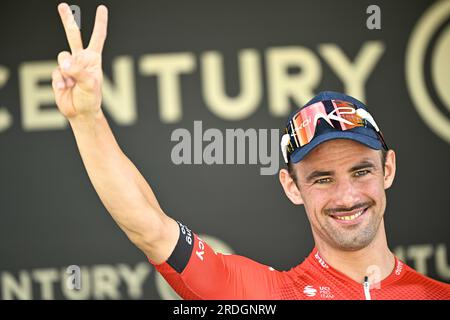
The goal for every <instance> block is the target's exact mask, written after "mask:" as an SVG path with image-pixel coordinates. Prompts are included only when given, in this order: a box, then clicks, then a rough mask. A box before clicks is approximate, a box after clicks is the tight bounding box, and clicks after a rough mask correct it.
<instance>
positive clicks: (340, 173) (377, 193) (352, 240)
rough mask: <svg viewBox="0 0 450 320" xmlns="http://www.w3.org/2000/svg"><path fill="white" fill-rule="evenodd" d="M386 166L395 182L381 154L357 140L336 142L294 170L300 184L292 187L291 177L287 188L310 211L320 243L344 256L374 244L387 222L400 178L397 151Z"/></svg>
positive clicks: (310, 155) (309, 217)
mask: <svg viewBox="0 0 450 320" xmlns="http://www.w3.org/2000/svg"><path fill="white" fill-rule="evenodd" d="M388 162H389V164H388ZM386 163H387V165H388V168H387V170H386V175H392V177H390V176H389V177H388V178H386V176H385V173H384V172H383V165H382V159H381V151H378V150H373V149H370V148H368V147H366V146H364V145H362V144H360V143H357V142H354V141H352V140H345V139H338V140H331V141H327V142H325V143H322V144H321V145H319V146H318V147H316V148H315V149H314V150H313V151H311V152H310V153H309V154H308V156H307V157H306V158H305V159H303V160H302V161H300V162H299V163H298V164H296V165H294V171H295V175H296V180H297V183H296V184H295V183H293V184H294V185H292V184H290V185H289V183H288V182H287V181H288V180H289V179H288V177H285V176H284V178H283V180H284V182H283V181H282V184H283V187H284V188H285V191H286V193H287V195H288V197H289V198H291V200H292V201H293V202H294V203H297V204H302V203H303V204H304V205H305V209H306V213H307V215H308V219H309V221H310V223H311V226H312V229H313V233H314V236H315V237H319V238H320V239H321V240H323V241H325V242H326V243H327V244H328V245H331V246H333V247H335V248H339V249H341V250H346V251H353V250H359V249H361V248H364V247H366V246H367V245H369V244H370V243H371V242H372V240H373V239H374V238H375V236H376V235H377V232H378V230H379V227H380V223H381V222H382V219H383V215H384V211H385V208H386V195H385V189H387V188H388V187H389V186H390V185H391V183H392V179H393V174H394V173H395V154H394V152H393V151H389V152H388V155H387V162H386ZM392 169H393V170H392ZM280 180H282V174H281V173H280ZM285 185H286V186H285ZM294 186H295V187H294ZM297 186H298V188H297ZM293 189H297V190H298V194H297V195H296V194H295V193H296V192H295V190H293ZM292 191H294V195H292V194H291V195H289V194H288V193H289V192H292ZM297 196H298V197H297ZM292 197H294V199H293V198H292Z"/></svg>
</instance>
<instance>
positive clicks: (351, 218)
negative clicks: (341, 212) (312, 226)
mask: <svg viewBox="0 0 450 320" xmlns="http://www.w3.org/2000/svg"><path fill="white" fill-rule="evenodd" d="M363 211H364V210H361V211H360V212H358V213H355V214H353V215H351V216H340V217H339V216H334V217H335V218H336V219H339V220H346V221H350V220H355V219H356V218H358V217H359V216H360V215H362V213H363Z"/></svg>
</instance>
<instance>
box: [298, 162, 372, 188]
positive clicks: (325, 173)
mask: <svg viewBox="0 0 450 320" xmlns="http://www.w3.org/2000/svg"><path fill="white" fill-rule="evenodd" d="M368 168H376V166H375V164H374V163H373V162H372V161H371V160H368V159H364V160H362V161H361V162H360V163H358V164H356V165H354V166H353V167H351V168H350V169H349V170H348V172H353V171H357V170H361V169H368ZM332 175H334V171H320V170H314V171H313V172H311V173H310V174H309V175H308V176H307V177H306V182H311V181H313V180H315V179H317V178H319V177H324V176H332Z"/></svg>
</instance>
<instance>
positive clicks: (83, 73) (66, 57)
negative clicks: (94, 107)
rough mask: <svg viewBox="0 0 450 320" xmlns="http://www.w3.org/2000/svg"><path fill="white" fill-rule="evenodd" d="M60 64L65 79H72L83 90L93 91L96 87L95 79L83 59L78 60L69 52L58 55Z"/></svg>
mask: <svg viewBox="0 0 450 320" xmlns="http://www.w3.org/2000/svg"><path fill="white" fill-rule="evenodd" d="M58 64H59V66H60V70H61V73H62V75H63V76H64V77H66V78H67V77H70V78H72V79H74V80H75V82H76V84H77V85H78V86H79V87H80V88H81V89H83V90H86V91H91V90H92V89H93V88H94V85H95V82H96V80H95V77H94V76H93V75H92V74H90V73H89V72H88V71H87V67H86V65H85V63H83V60H82V59H77V58H75V57H74V56H72V55H70V54H69V53H68V52H61V53H60V54H59V55H58Z"/></svg>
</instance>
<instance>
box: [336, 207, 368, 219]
mask: <svg viewBox="0 0 450 320" xmlns="http://www.w3.org/2000/svg"><path fill="white" fill-rule="evenodd" d="M368 208H369V207H366V208H364V209H358V210H354V211H350V212H340V213H335V214H332V215H331V217H332V218H333V219H335V220H338V221H341V222H356V221H359V220H360V219H358V218H359V217H361V216H362V215H363V214H364V213H366V211H367V209H368ZM357 219H358V220H357Z"/></svg>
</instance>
